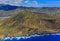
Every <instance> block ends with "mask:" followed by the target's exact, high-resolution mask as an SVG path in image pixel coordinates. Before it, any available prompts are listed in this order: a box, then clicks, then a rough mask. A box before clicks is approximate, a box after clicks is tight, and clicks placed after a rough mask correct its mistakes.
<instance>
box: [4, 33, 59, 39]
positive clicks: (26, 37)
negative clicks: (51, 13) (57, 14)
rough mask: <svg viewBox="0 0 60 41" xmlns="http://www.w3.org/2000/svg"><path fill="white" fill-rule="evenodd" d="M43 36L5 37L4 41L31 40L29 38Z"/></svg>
mask: <svg viewBox="0 0 60 41" xmlns="http://www.w3.org/2000/svg"><path fill="white" fill-rule="evenodd" d="M45 35H60V33H56V34H45ZM45 35H37V34H35V35H31V36H21V37H6V38H5V39H4V40H7V39H10V40H13V39H16V40H20V39H28V38H31V37H40V36H45Z"/></svg>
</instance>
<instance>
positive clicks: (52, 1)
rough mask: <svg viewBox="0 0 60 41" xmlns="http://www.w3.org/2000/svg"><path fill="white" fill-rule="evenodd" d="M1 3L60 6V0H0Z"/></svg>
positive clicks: (28, 5)
mask: <svg viewBox="0 0 60 41" xmlns="http://www.w3.org/2000/svg"><path fill="white" fill-rule="evenodd" d="M0 4H9V5H15V6H27V7H60V0H0Z"/></svg>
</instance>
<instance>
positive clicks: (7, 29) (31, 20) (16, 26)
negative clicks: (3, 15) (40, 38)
mask: <svg viewBox="0 0 60 41" xmlns="http://www.w3.org/2000/svg"><path fill="white" fill-rule="evenodd" d="M1 22H2V23H1V25H0V35H2V36H10V37H12V36H14V37H15V36H29V35H32V34H51V33H56V32H57V30H56V29H57V28H55V26H54V25H56V24H57V23H55V20H54V19H53V18H51V17H50V16H49V15H47V14H38V13H35V12H30V11H27V10H22V11H20V12H19V13H18V14H17V15H14V16H12V17H10V18H8V19H6V20H3V21H1ZM56 27H57V26H56Z"/></svg>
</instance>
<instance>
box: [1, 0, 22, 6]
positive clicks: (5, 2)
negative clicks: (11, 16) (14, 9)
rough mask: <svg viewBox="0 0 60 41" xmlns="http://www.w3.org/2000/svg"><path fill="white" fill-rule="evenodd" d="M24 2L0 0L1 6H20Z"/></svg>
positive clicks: (20, 0)
mask: <svg viewBox="0 0 60 41" xmlns="http://www.w3.org/2000/svg"><path fill="white" fill-rule="evenodd" d="M22 1H23V0H0V4H10V5H20V3H21V2H22Z"/></svg>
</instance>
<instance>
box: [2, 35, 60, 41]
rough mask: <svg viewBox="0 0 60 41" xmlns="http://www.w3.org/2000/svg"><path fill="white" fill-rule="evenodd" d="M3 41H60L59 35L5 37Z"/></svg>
mask: <svg viewBox="0 0 60 41" xmlns="http://www.w3.org/2000/svg"><path fill="white" fill-rule="evenodd" d="M3 41H60V34H47V35H31V36H23V37H12V38H10V37H6V38H5V39H3Z"/></svg>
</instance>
